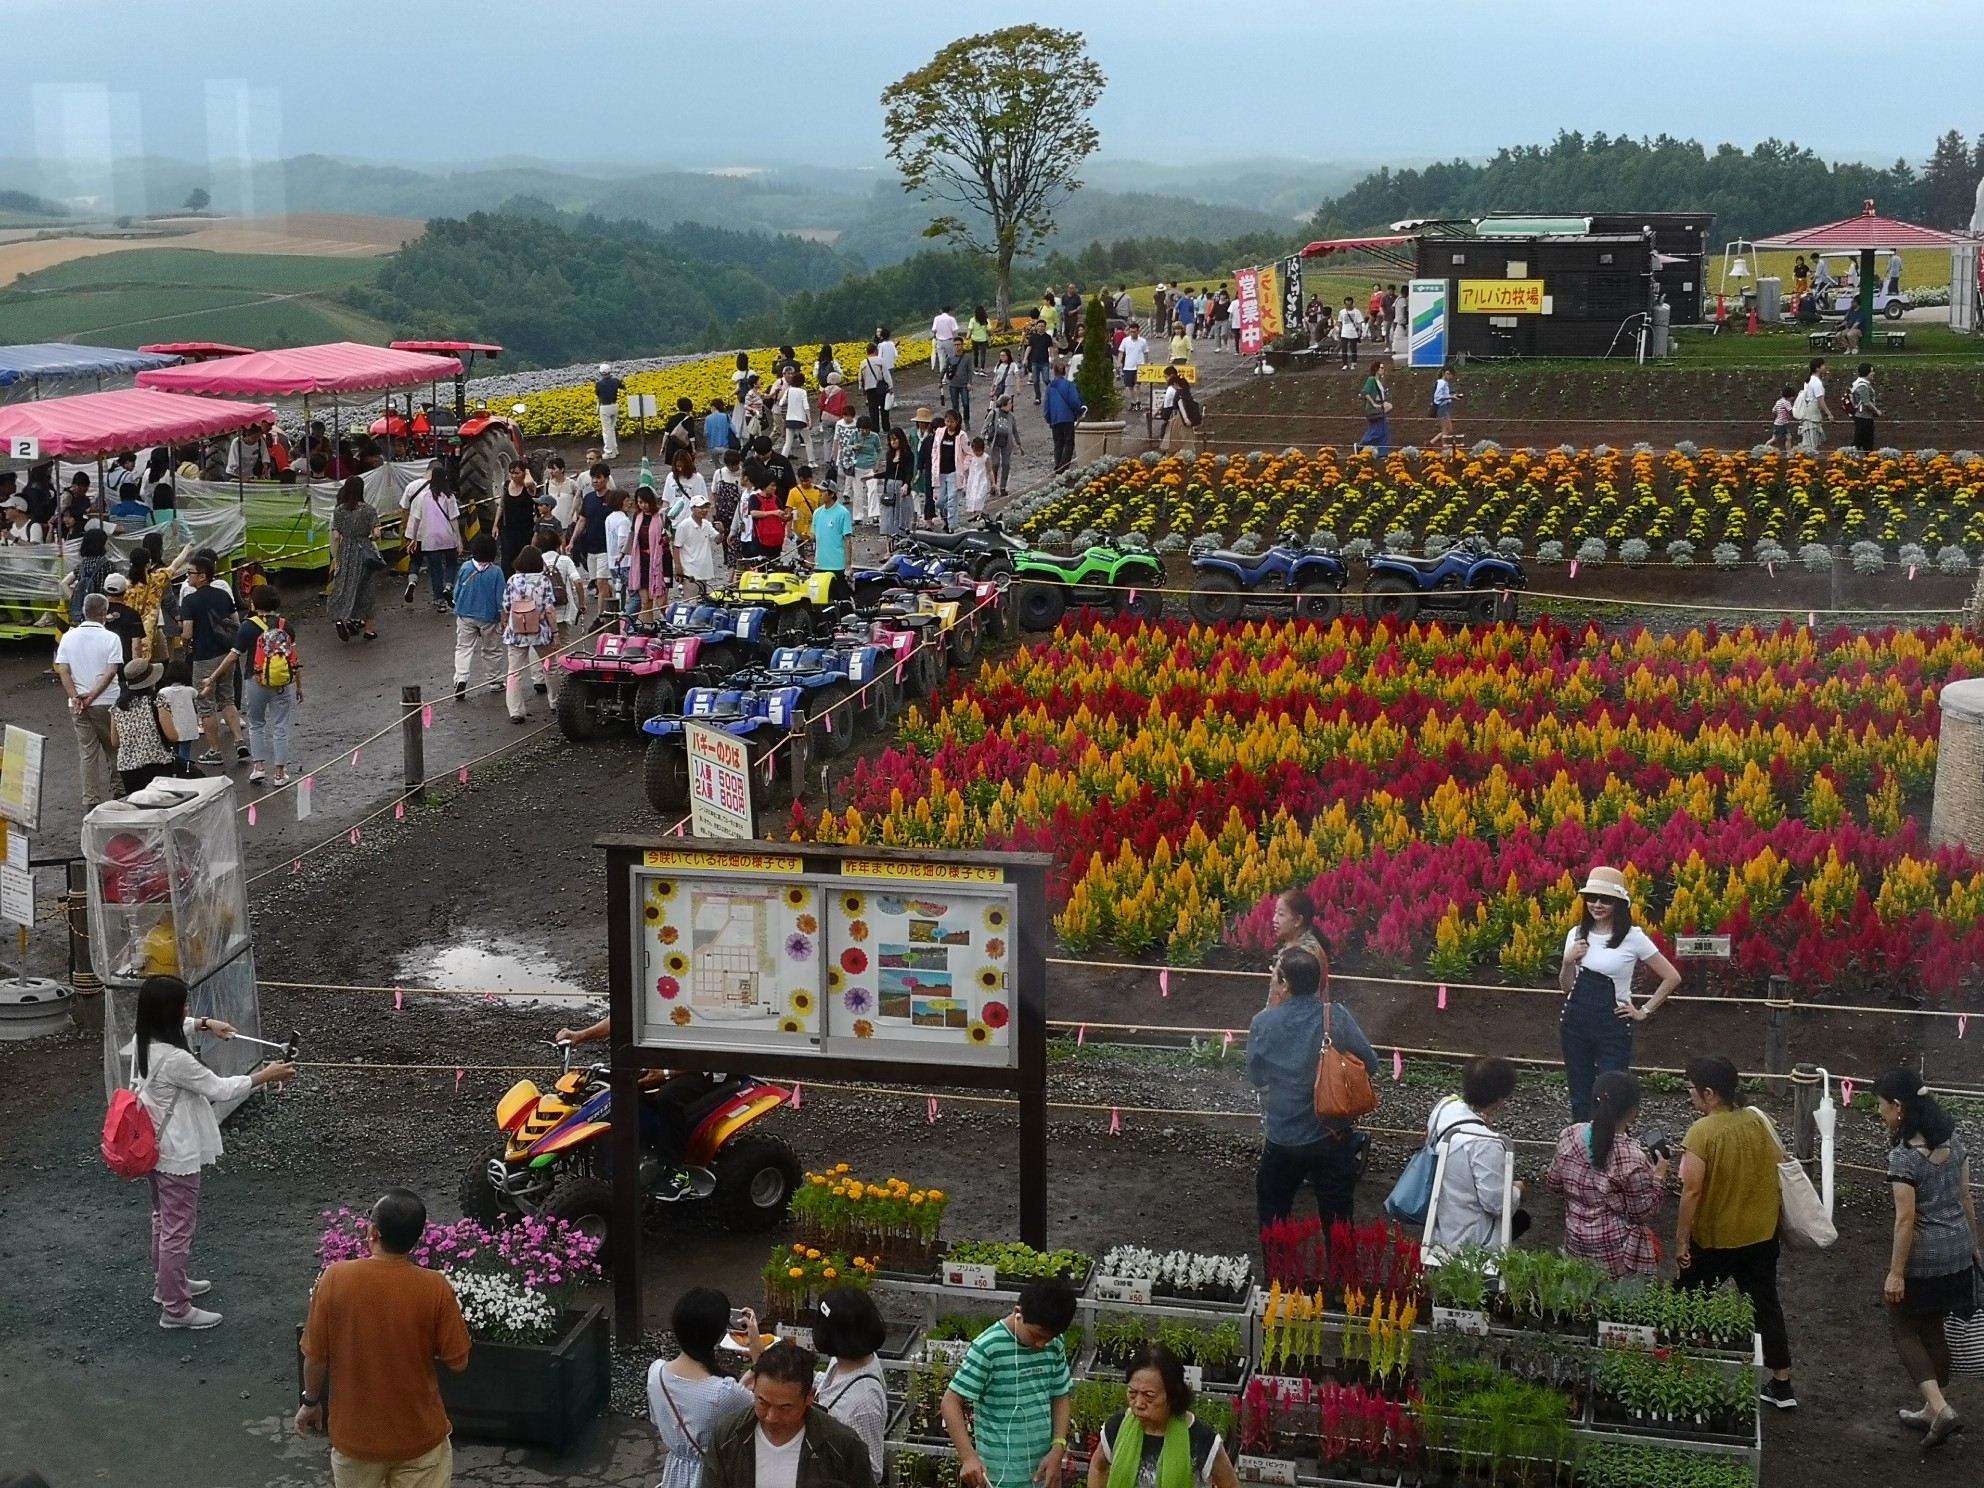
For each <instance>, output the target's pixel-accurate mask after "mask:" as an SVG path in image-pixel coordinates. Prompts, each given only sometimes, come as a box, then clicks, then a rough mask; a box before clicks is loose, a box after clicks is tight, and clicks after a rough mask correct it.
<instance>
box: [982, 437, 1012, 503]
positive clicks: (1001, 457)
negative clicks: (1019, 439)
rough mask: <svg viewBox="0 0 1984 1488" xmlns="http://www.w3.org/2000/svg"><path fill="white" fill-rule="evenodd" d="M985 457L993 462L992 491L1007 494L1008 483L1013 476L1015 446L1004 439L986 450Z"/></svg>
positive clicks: (997, 494) (995, 493) (996, 493)
mask: <svg viewBox="0 0 1984 1488" xmlns="http://www.w3.org/2000/svg"><path fill="white" fill-rule="evenodd" d="M985 458H986V459H988V460H990V461H991V462H992V470H991V475H992V492H993V494H994V495H996V496H1004V495H1005V494H1006V483H1007V482H1008V481H1009V480H1011V479H1012V476H1013V447H1012V445H1011V444H1008V443H1006V442H1004V441H1001V442H1000V443H998V444H995V445H993V446H992V448H991V449H989V450H987V451H986V452H985Z"/></svg>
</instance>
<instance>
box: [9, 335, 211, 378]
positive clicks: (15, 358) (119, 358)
mask: <svg viewBox="0 0 1984 1488" xmlns="http://www.w3.org/2000/svg"><path fill="white" fill-rule="evenodd" d="M180 360H181V359H180V358H179V357H176V356H160V355H158V354H157V353H156V352H148V351H119V350H117V349H116V348H115V347H108V346H67V345H64V344H63V343H61V342H59V341H44V342H39V343H36V344H34V345H29V346H0V387H10V386H12V385H13V384H14V383H17V382H19V381H20V380H21V379H22V378H24V377H41V378H62V377H116V376H120V375H127V374H129V373H133V372H146V371H149V370H151V369H152V368H153V367H170V366H173V365H174V364H176V363H177V362H179V361H180Z"/></svg>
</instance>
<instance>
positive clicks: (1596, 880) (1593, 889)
mask: <svg viewBox="0 0 1984 1488" xmlns="http://www.w3.org/2000/svg"><path fill="white" fill-rule="evenodd" d="M1578 892H1579V893H1580V894H1581V895H1582V896H1583V898H1584V914H1583V916H1582V918H1580V919H1579V921H1578V923H1577V924H1576V925H1574V926H1572V928H1571V931H1570V933H1569V934H1568V935H1566V936H1565V937H1564V964H1563V967H1562V969H1561V970H1559V972H1558V973H1557V985H1558V988H1559V989H1560V990H1561V991H1562V992H1563V994H1564V1012H1563V1016H1562V1018H1561V1019H1560V1020H1559V1023H1558V1035H1559V1037H1560V1038H1561V1040H1562V1042H1563V1047H1564V1074H1565V1076H1566V1077H1567V1078H1568V1079H1569V1081H1570V1086H1571V1120H1572V1122H1573V1123H1576V1122H1580V1121H1589V1120H1591V1087H1592V1083H1593V1082H1594V1081H1595V1080H1597V1078H1598V1077H1599V1075H1601V1074H1603V1073H1604V1072H1605V1071H1606V1070H1622V1069H1626V1068H1628V1067H1630V1066H1631V1064H1632V1062H1633V1025H1634V1024H1636V1023H1643V1022H1645V1021H1646V1020H1647V1019H1648V1018H1649V1017H1651V1016H1652V1015H1653V1014H1654V1013H1655V1012H1656V1011H1658V1010H1659V1008H1660V1005H1661V1004H1662V1003H1664V1002H1666V1001H1667V999H1668V998H1669V997H1671V996H1673V994H1674V989H1675V988H1676V987H1678V986H1680V985H1681V973H1680V972H1678V971H1676V970H1675V969H1674V963H1673V962H1671V961H1669V960H1668V959H1667V958H1666V957H1665V956H1663V955H1661V953H1660V948H1659V947H1658V946H1656V945H1655V944H1654V943H1653V942H1652V941H1651V940H1649V939H1648V938H1647V934H1646V932H1645V931H1644V930H1642V929H1640V928H1639V926H1637V925H1635V924H1634V923H1633V898H1632V893H1631V891H1630V890H1629V889H1628V887H1627V885H1626V875H1625V874H1623V873H1621V872H1620V871H1619V870H1618V869H1617V868H1594V869H1592V870H1591V873H1590V875H1589V876H1588V877H1587V878H1586V879H1585V885H1584V887H1583V888H1582V889H1580V890H1579V891H1578ZM1641 962H1645V963H1646V965H1647V967H1648V969H1649V970H1651V971H1652V972H1653V973H1654V975H1656V976H1657V977H1659V978H1660V985H1659V986H1658V987H1656V988H1655V989H1654V992H1653V996H1651V997H1649V998H1648V999H1647V1000H1646V1001H1645V1002H1644V1003H1640V1004H1638V1005H1637V1006H1635V1004H1634V1002H1633V973H1634V972H1635V971H1637V970H1638V969H1639V967H1640V963H1641Z"/></svg>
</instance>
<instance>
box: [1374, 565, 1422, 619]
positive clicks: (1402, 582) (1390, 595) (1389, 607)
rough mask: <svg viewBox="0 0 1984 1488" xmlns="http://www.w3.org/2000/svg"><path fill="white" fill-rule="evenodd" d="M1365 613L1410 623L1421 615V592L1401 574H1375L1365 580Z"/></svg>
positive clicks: (1378, 617)
mask: <svg viewBox="0 0 1984 1488" xmlns="http://www.w3.org/2000/svg"><path fill="white" fill-rule="evenodd" d="M1364 615H1365V618H1366V619H1370V620H1387V619H1389V620H1396V621H1397V622H1398V623H1399V624H1400V625H1410V624H1411V623H1412V622H1413V621H1414V620H1415V619H1417V618H1418V615H1419V594H1418V592H1417V591H1416V590H1415V589H1414V588H1413V587H1412V581H1411V580H1410V579H1407V578H1404V577H1402V576H1401V575H1399V574H1386V573H1381V574H1374V575H1372V577H1370V578H1369V579H1366V580H1365V582H1364Z"/></svg>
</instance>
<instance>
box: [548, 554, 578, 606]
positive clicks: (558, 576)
mask: <svg viewBox="0 0 1984 1488" xmlns="http://www.w3.org/2000/svg"><path fill="white" fill-rule="evenodd" d="M545 572H546V573H547V574H548V575H549V576H550V578H551V602H552V603H553V604H555V605H557V606H558V608H559V609H561V610H562V609H564V608H565V606H566V605H568V604H570V603H571V602H572V591H571V590H570V589H568V588H566V587H565V570H564V568H563V567H562V566H561V565H560V564H559V563H558V560H557V558H556V557H553V559H552V560H551V563H550V565H549V566H548V567H547V568H546V569H545Z"/></svg>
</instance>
